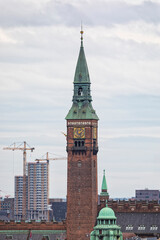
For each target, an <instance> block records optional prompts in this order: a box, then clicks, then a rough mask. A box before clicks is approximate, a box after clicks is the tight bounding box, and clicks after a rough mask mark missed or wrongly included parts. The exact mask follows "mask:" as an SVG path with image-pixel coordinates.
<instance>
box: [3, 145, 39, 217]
mask: <svg viewBox="0 0 160 240" xmlns="http://www.w3.org/2000/svg"><path fill="white" fill-rule="evenodd" d="M34 149H35V148H33V147H32V148H31V147H30V146H29V145H28V144H27V143H26V142H25V141H24V142H23V143H20V144H19V145H17V144H16V143H13V144H12V145H10V146H9V147H4V148H3V150H12V151H15V150H22V151H23V199H22V219H23V220H25V218H26V176H27V167H26V165H27V152H26V151H27V150H30V151H31V152H33V150H34Z"/></svg>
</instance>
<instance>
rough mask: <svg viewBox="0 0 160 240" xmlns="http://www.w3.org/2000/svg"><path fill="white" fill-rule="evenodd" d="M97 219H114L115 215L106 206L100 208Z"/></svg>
mask: <svg viewBox="0 0 160 240" xmlns="http://www.w3.org/2000/svg"><path fill="white" fill-rule="evenodd" d="M97 219H116V216H115V213H114V211H113V210H112V209H111V208H109V207H108V206H106V207H105V208H102V209H101V211H100V212H99V215H98V218H97Z"/></svg>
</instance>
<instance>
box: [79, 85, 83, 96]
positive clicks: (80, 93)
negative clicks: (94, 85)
mask: <svg viewBox="0 0 160 240" xmlns="http://www.w3.org/2000/svg"><path fill="white" fill-rule="evenodd" d="M82 95H83V89H82V87H80V88H78V96H82Z"/></svg>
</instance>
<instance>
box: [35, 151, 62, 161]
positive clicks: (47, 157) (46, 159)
mask: <svg viewBox="0 0 160 240" xmlns="http://www.w3.org/2000/svg"><path fill="white" fill-rule="evenodd" d="M50 160H67V157H58V158H49V152H47V153H46V158H41V159H40V158H37V159H35V161H37V162H41V161H47V162H49V161H50Z"/></svg>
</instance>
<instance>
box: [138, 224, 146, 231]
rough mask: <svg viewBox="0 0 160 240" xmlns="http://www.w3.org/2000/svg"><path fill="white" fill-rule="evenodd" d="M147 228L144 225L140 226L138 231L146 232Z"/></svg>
mask: <svg viewBox="0 0 160 240" xmlns="http://www.w3.org/2000/svg"><path fill="white" fill-rule="evenodd" d="M145 228H146V227H145V226H144V225H139V227H138V230H145Z"/></svg>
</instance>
